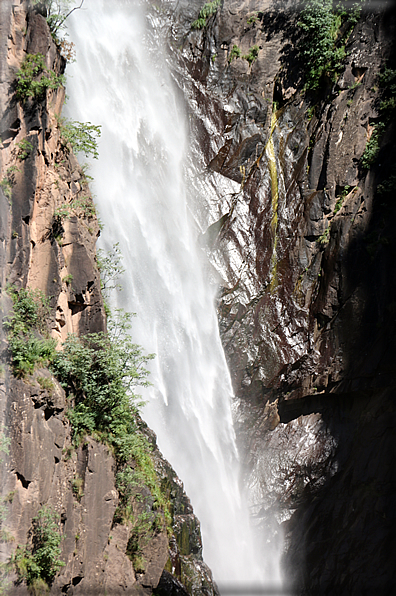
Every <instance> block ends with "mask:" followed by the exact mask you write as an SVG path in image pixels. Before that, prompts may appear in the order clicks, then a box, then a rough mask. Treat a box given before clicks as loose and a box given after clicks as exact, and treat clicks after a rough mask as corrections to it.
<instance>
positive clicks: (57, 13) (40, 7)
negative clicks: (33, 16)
mask: <svg viewBox="0 0 396 596" xmlns="http://www.w3.org/2000/svg"><path fill="white" fill-rule="evenodd" d="M83 4H84V0H81V2H80V5H79V6H74V7H73V8H70V5H71V1H70V0H33V5H34V6H35V7H36V10H37V11H38V12H40V13H41V14H43V15H44V16H45V17H46V19H47V23H48V27H49V29H50V31H51V34H52V36H53V37H55V38H56V36H57V33H58V31H59V30H60V29H62V28H64V26H65V21H66V19H67V18H68V17H69V16H70V15H71V14H72V12H74V11H75V10H78V9H79V8H81V7H82V5H83Z"/></svg>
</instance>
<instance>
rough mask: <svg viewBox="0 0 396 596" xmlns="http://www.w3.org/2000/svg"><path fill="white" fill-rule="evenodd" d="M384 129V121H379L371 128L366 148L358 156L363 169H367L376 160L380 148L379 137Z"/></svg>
mask: <svg viewBox="0 0 396 596" xmlns="http://www.w3.org/2000/svg"><path fill="white" fill-rule="evenodd" d="M384 131H385V123H384V122H379V123H378V124H377V125H376V126H375V127H374V129H373V132H372V133H371V137H370V139H369V140H368V141H367V145H366V148H365V150H364V153H363V155H362V157H361V158H360V165H361V166H362V168H363V169H364V170H369V169H370V168H371V166H372V165H373V163H375V162H376V161H377V157H378V154H379V150H380V145H379V144H380V138H381V136H382V134H383V133H384Z"/></svg>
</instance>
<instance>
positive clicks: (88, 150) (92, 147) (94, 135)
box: [58, 118, 101, 159]
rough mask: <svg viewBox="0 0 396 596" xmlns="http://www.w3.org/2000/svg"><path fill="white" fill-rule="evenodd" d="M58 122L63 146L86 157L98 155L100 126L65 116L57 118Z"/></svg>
mask: <svg viewBox="0 0 396 596" xmlns="http://www.w3.org/2000/svg"><path fill="white" fill-rule="evenodd" d="M58 124H59V129H60V133H61V140H62V143H63V145H64V146H70V147H71V148H72V149H73V151H74V152H75V153H80V152H81V153H84V155H85V156H86V157H89V156H90V155H92V156H93V157H94V158H95V159H97V158H98V157H99V153H98V141H97V139H98V138H99V137H100V135H101V130H100V128H101V127H100V126H97V125H95V124H91V123H90V122H75V121H72V120H66V119H65V118H58Z"/></svg>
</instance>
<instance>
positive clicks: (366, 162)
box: [360, 67, 396, 170]
mask: <svg viewBox="0 0 396 596" xmlns="http://www.w3.org/2000/svg"><path fill="white" fill-rule="evenodd" d="M379 87H380V89H381V102H380V106H379V117H380V119H379V122H378V123H377V124H376V125H375V126H374V130H373V131H372V133H371V136H370V138H369V140H368V141H367V145H366V148H365V150H364V153H363V155H362V157H361V158H360V165H361V166H362V168H363V169H364V170H369V169H370V168H371V166H372V165H373V164H374V163H375V162H376V161H377V158H378V154H379V151H380V142H381V138H382V136H383V134H384V133H385V131H386V129H387V125H388V124H389V122H390V120H391V119H392V117H393V114H394V111H395V108H396V70H393V69H391V68H388V67H385V68H384V71H383V72H382V73H381V74H380V76H379Z"/></svg>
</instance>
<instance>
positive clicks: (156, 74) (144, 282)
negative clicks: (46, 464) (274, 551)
mask: <svg viewBox="0 0 396 596" xmlns="http://www.w3.org/2000/svg"><path fill="white" fill-rule="evenodd" d="M69 32H70V34H71V38H72V40H73V41H74V42H75V44H76V47H77V52H78V54H77V63H76V64H75V65H71V66H69V67H68V75H69V78H68V89H67V90H68V94H69V95H70V101H69V104H68V107H67V115H68V116H70V117H72V118H73V119H76V120H79V121H85V122H86V121H90V122H92V123H95V124H101V125H102V138H101V140H100V144H99V152H100V159H99V161H98V162H96V161H93V163H92V169H91V173H92V176H93V177H94V180H95V182H94V184H93V190H94V192H95V193H96V203H97V205H98V207H99V213H100V216H101V218H102V221H103V223H104V225H105V232H104V244H103V242H102V245H104V246H105V248H110V247H111V245H112V244H114V243H115V242H119V243H120V248H121V251H122V254H123V256H124V261H123V265H124V266H125V268H126V270H127V272H126V275H125V277H124V279H123V288H124V289H123V292H121V294H119V295H118V296H117V297H114V299H115V300H117V302H118V304H117V305H118V306H122V307H124V308H125V309H127V310H128V311H132V312H136V313H137V318H136V320H135V321H134V330H133V336H134V339H135V341H136V342H137V343H140V344H141V345H142V346H143V347H144V348H145V350H146V351H147V352H154V353H155V354H156V355H157V356H156V359H155V360H154V361H153V363H152V367H151V369H152V375H151V381H152V383H153V387H152V388H150V389H148V390H147V393H145V394H144V398H145V399H147V400H148V405H147V406H146V408H145V410H144V418H145V419H146V420H147V422H148V424H149V425H150V426H151V428H153V430H154V431H155V432H156V433H157V436H158V444H159V447H160V449H161V450H162V452H163V453H164V455H165V456H166V457H167V459H168V460H169V461H170V463H171V464H172V465H173V467H174V468H175V470H176V472H177V473H178V475H179V476H180V477H181V478H182V479H183V482H184V485H185V488H186V492H187V494H188V495H189V497H190V498H191V501H192V504H193V506H194V509H195V512H196V514H197V516H198V517H199V519H200V521H201V528H202V534H203V543H204V558H205V560H206V562H207V563H208V565H209V566H210V567H211V569H212V571H213V573H214V577H215V580H216V581H218V582H225V583H227V584H230V583H232V582H238V583H239V584H240V585H243V584H244V582H271V584H274V583H276V582H279V572H278V571H277V570H275V569H274V568H273V567H272V568H271V570H268V568H266V561H265V560H263V557H262V556H260V555H259V554H258V552H257V550H255V547H254V544H253V537H252V533H251V530H250V524H249V516H248V511H247V508H246V507H245V505H244V502H243V499H242V498H241V495H240V493H239V489H238V462H237V453H236V447H235V438H234V431H233V426H232V416H231V407H230V400H231V394H232V388H231V383H230V378H229V373H228V370H227V366H226V363H225V358H224V354H223V350H222V346H221V342H220V338H219V333H218V326H217V318H216V311H215V307H214V291H215V288H213V287H211V286H210V284H209V282H208V280H207V276H206V274H205V267H204V265H203V262H202V256H201V253H200V251H199V249H198V247H197V245H196V236H197V232H196V230H195V229H194V226H193V223H192V218H191V216H190V213H189V209H188V206H187V204H186V202H187V201H186V192H185V180H184V175H183V169H184V165H185V159H186V154H187V152H188V145H187V132H186V126H185V121H184V109H183V106H181V105H179V104H178V102H177V101H176V98H175V97H176V96H175V93H174V90H173V86H172V82H171V78H170V75H169V71H168V67H167V63H166V53H165V50H164V48H163V47H162V46H161V40H160V38H159V36H157V35H155V32H154V31H152V30H150V31H149V30H148V25H147V20H146V16H145V10H144V4H142V3H140V2H138V1H134V0H129V1H128V0H117V1H116V0H113V1H112V2H111V3H109V2H106V1H104V0H86V2H85V3H84V10H80V11H78V12H76V13H74V14H73V15H72V17H71V19H70V25H69Z"/></svg>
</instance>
